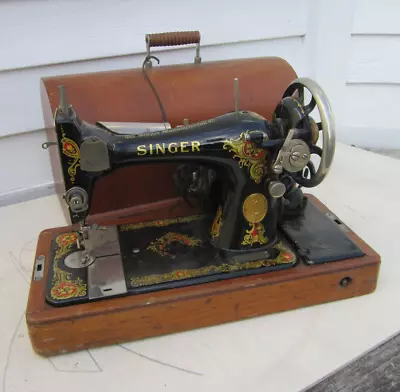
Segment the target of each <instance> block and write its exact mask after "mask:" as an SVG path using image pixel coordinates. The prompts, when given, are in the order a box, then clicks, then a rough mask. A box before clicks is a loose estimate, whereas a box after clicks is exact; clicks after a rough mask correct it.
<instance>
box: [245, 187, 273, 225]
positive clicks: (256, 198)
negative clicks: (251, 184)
mask: <svg viewBox="0 0 400 392" xmlns="http://www.w3.org/2000/svg"><path fill="white" fill-rule="evenodd" d="M267 211H268V202H267V199H266V198H265V196H264V195H263V194H262V193H253V194H251V195H249V196H247V197H246V199H245V200H244V202H243V216H244V217H245V218H246V220H247V221H248V222H249V223H258V222H261V221H262V220H263V219H264V218H265V215H267Z"/></svg>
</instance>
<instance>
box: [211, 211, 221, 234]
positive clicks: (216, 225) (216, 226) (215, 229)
mask: <svg viewBox="0 0 400 392" xmlns="http://www.w3.org/2000/svg"><path fill="white" fill-rule="evenodd" d="M221 226H222V207H221V206H219V207H218V209H217V213H216V215H215V218H214V222H213V224H212V226H211V238H212V239H213V240H214V239H215V238H217V237H218V236H219V232H220V231H221Z"/></svg>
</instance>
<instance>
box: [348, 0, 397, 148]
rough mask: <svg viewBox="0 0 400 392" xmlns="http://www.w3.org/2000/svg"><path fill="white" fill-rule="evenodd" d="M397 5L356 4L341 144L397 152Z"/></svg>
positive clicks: (360, 0)
mask: <svg viewBox="0 0 400 392" xmlns="http://www.w3.org/2000/svg"><path fill="white" fill-rule="evenodd" d="M399 18H400V2H399V1H397V0H383V1H368V0H357V1H356V4H355V12H354V22H353V28H352V30H351V50H350V53H349V57H348V60H347V61H348V65H347V68H348V72H347V75H346V89H345V94H344V97H343V101H344V102H345V106H344V107H345V109H344V113H343V118H344V122H343V124H342V128H341V131H340V132H341V135H342V136H341V140H342V141H344V142H346V143H350V144H355V145H357V146H363V147H369V148H400V125H399V122H398V115H397V113H398V110H399V104H400V101H399V96H400V73H399V69H400V24H399Z"/></svg>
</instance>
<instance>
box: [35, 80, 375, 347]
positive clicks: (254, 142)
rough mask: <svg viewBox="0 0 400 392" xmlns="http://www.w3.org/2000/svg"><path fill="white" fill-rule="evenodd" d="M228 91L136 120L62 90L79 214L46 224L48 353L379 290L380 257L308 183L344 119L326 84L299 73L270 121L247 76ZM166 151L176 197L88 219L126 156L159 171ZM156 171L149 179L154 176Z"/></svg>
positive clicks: (41, 322)
mask: <svg viewBox="0 0 400 392" xmlns="http://www.w3.org/2000/svg"><path fill="white" fill-rule="evenodd" d="M233 86H235V89H234V88H233ZM232 90H235V91H236V94H235V108H234V110H231V111H230V112H227V113H225V114H223V115H220V116H217V117H214V118H210V119H207V120H203V121H199V122H195V123H190V124H187V122H186V121H185V124H182V125H177V126H175V127H170V126H169V124H167V123H162V124H160V128H159V129H155V128H153V129H151V130H150V131H148V130H146V129H145V127H146V126H145V125H143V129H142V130H141V131H138V129H137V126H138V124H132V123H127V122H125V123H124V122H119V123H108V122H96V123H88V122H85V121H84V119H81V118H80V117H79V113H78V112H77V111H76V110H75V109H74V105H73V102H71V103H72V105H70V104H69V102H68V98H67V90H66V89H65V88H64V87H63V86H61V87H60V90H59V96H60V103H59V106H58V108H57V110H56V112H55V115H54V123H55V132H56V135H57V143H56V144H57V146H56V147H52V148H57V149H58V152H59V157H60V162H61V167H62V172H63V177H64V183H65V194H64V200H65V203H66V205H67V206H68V210H69V214H70V219H71V221H72V223H73V225H72V226H70V227H65V228H60V229H57V230H50V231H45V232H44V233H42V234H41V236H42V240H41V241H39V245H38V251H37V256H36V261H35V267H34V273H33V281H32V285H31V293H30V303H29V304H28V311H27V322H28V327H29V331H30V336H31V339H32V343H33V345H34V347H35V349H36V351H37V352H39V353H40V354H43V355H52V354H55V353H58V352H66V351H73V350H77V349H82V348H85V347H93V346H98V345H103V344H108V343H116V342H121V341H124V340H132V339H138V338H143V337H147V336H154V335H159V334H165V333H170V332H176V331H181V330H185V329H192V328H196V327H200V326H206V325H213V324H217V323H221V322H226V321H232V320H238V319H242V318H245V317H251V316H253V315H259V314H266V313H271V312H276V311H280V310H285V309H292V308H296V307H299V306H306V305H310V304H314V303H321V302H326V301H332V300H336V299H342V298H348V297H351V296H355V295H361V294H366V293H368V292H371V291H373V290H374V288H375V284H376V279H377V274H378V270H379V261H380V260H379V256H378V255H376V253H375V252H373V250H372V249H371V248H369V247H368V246H367V245H366V244H365V243H364V242H362V241H361V240H360V239H359V238H358V237H357V236H356V235H355V234H354V233H352V232H351V230H350V229H349V228H348V227H347V226H346V225H345V224H344V223H343V222H341V221H340V220H339V219H338V218H337V217H336V216H335V215H334V214H332V213H331V212H330V211H329V210H327V208H326V207H324V206H323V205H322V204H321V203H320V202H318V200H317V199H315V198H314V197H312V196H309V195H305V194H303V191H302V189H303V188H310V187H315V186H317V185H319V184H320V183H321V182H322V181H323V180H324V178H325V177H326V175H327V174H328V172H329V169H330V166H331V164H332V161H333V157H334V151H335V125H334V119H333V114H332V111H331V108H330V105H329V102H328V99H327V97H326V96H325V94H324V92H323V90H322V89H321V88H320V87H319V85H318V84H317V83H315V82H314V81H312V80H311V79H308V78H298V79H295V80H294V81H293V82H292V83H291V84H289V85H288V86H287V89H286V91H283V92H282V93H283V94H282V98H281V100H280V102H279V103H278V105H277V106H276V109H275V111H274V115H273V118H272V120H267V119H266V118H264V117H263V116H261V115H259V114H257V113H255V112H252V111H247V110H246V109H247V108H239V94H238V80H235V81H234V80H232ZM307 93H309V95H310V96H311V98H310V99H309V103H305V101H306V98H305V97H306V94H307ZM242 109H243V110H242ZM314 109H316V110H314ZM312 112H313V114H312ZM315 157H316V158H317V159H315ZM318 161H319V162H318ZM170 162H174V163H177V166H176V167H175V170H174V174H173V181H174V184H175V186H176V189H177V190H179V193H180V195H181V196H182V198H181V200H180V201H179V203H177V204H174V205H170V206H169V207H168V208H167V209H166V210H164V211H163V212H162V213H160V214H159V215H155V214H154V213H152V212H150V213H147V212H146V210H145V209H144V210H143V211H141V214H134V215H132V216H126V217H124V218H123V219H114V221H112V222H110V221H108V222H106V223H105V224H104V223H103V222H101V221H100V220H101V219H100V220H96V219H94V220H93V219H89V220H88V214H89V211H90V208H91V202H92V196H93V189H94V187H95V186H96V183H97V182H98V181H100V180H101V179H102V178H104V177H107V176H110V175H112V173H113V172H115V171H116V170H119V169H121V168H122V167H127V166H145V165H148V164H149V163H155V164H157V166H156V167H158V166H159V167H160V169H161V168H162V167H163V165H166V164H168V163H170ZM316 166H317V167H316ZM159 172H160V173H161V171H158V169H154V171H153V174H152V176H151V178H148V181H152V182H157V181H158V180H159V179H158V173H159ZM129 181H131V182H133V183H134V184H135V187H138V188H140V187H142V186H145V184H142V183H138V182H136V179H135V178H129ZM121 191H122V192H123V189H122V190H121V189H119V190H117V189H115V190H114V189H113V192H121ZM37 298H39V299H37ZM167 310H168V312H167Z"/></svg>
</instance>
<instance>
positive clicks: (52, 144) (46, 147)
mask: <svg viewBox="0 0 400 392" xmlns="http://www.w3.org/2000/svg"><path fill="white" fill-rule="evenodd" d="M56 145H57V142H44V143H42V148H43V150H47V149H48V148H49V147H51V146H56Z"/></svg>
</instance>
